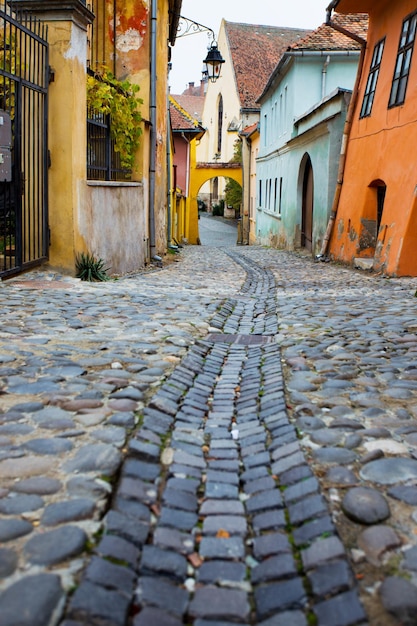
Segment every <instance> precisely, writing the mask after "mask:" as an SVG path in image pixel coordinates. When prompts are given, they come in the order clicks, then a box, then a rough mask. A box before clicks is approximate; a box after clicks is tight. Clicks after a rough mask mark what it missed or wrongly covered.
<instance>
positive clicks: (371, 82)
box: [360, 39, 385, 117]
mask: <svg viewBox="0 0 417 626" xmlns="http://www.w3.org/2000/svg"><path fill="white" fill-rule="evenodd" d="M384 46H385V39H381V41H379V42H378V43H377V44H376V45H375V48H374V53H373V55H372V62H371V67H370V69H369V76H368V81H367V83H366V89H365V95H364V97H363V102H362V108H361V113H360V117H369V115H371V112H372V106H373V103H374V99H375V92H376V86H377V83H378V76H379V71H380V69H381V61H382V55H383V52H384Z"/></svg>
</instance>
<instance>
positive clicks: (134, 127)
mask: <svg viewBox="0 0 417 626" xmlns="http://www.w3.org/2000/svg"><path fill="white" fill-rule="evenodd" d="M139 90H140V87H139V85H135V84H133V83H131V82H130V81H128V80H123V81H120V80H117V78H115V76H113V74H112V73H111V72H110V71H109V70H108V69H106V68H104V69H103V70H102V71H101V72H96V73H95V74H94V76H88V77H87V107H88V111H89V114H90V115H91V114H94V113H95V114H98V115H100V114H104V115H110V119H111V135H112V138H113V139H114V150H115V152H118V153H119V154H120V160H121V165H122V167H123V168H125V169H128V170H131V169H132V167H133V164H134V159H135V152H136V150H137V148H138V146H139V139H140V136H141V134H142V115H141V113H140V111H139V110H138V105H139V104H142V103H143V100H141V98H138V97H137V93H138V91H139Z"/></svg>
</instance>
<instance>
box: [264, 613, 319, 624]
mask: <svg viewBox="0 0 417 626" xmlns="http://www.w3.org/2000/svg"><path fill="white" fill-rule="evenodd" d="M257 626H308V622H307V618H306V616H305V615H304V613H302V612H301V611H283V612H282V613H281V612H280V613H277V614H276V615H273V616H272V617H270V618H269V619H266V620H265V621H263V622H258V625H257Z"/></svg>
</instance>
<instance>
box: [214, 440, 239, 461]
mask: <svg viewBox="0 0 417 626" xmlns="http://www.w3.org/2000/svg"><path fill="white" fill-rule="evenodd" d="M209 454H210V457H211V458H212V459H222V460H229V461H233V460H236V459H238V458H239V454H238V451H237V450H236V449H234V448H232V449H227V448H217V447H216V439H214V441H213V442H212V445H211V446H210V453H209Z"/></svg>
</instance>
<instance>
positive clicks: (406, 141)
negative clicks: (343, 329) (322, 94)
mask: <svg viewBox="0 0 417 626" xmlns="http://www.w3.org/2000/svg"><path fill="white" fill-rule="evenodd" d="M335 9H337V12H338V13H356V12H365V13H368V14H369V30H368V40H367V45H366V49H365V50H364V56H363V66H362V67H361V68H360V69H359V75H358V81H357V93H356V100H354V102H355V105H354V109H353V111H352V116H351V120H348V127H347V128H348V130H347V132H346V140H347V152H346V155H345V162H344V171H343V168H342V169H341V170H340V176H339V181H338V185H339V190H338V192H339V198H338V201H337V202H335V205H334V210H333V217H334V226H333V230H332V234H331V237H330V244H329V249H328V252H329V254H330V256H331V258H333V259H335V260H339V261H342V262H346V263H354V261H355V259H357V258H358V257H359V258H362V259H364V258H365V259H369V266H370V267H372V268H373V269H374V270H375V271H380V272H383V273H385V274H388V275H392V276H417V174H416V171H417V151H416V145H417V56H416V55H417V51H415V50H414V48H415V38H416V36H417V6H416V3H415V0H396V2H392V1H391V0H333V2H331V4H330V5H329V7H328V17H329V19H330V21H331V16H332V12H333V10H335ZM350 122H351V125H350ZM337 195H338V194H335V198H336V196H337Z"/></svg>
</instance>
